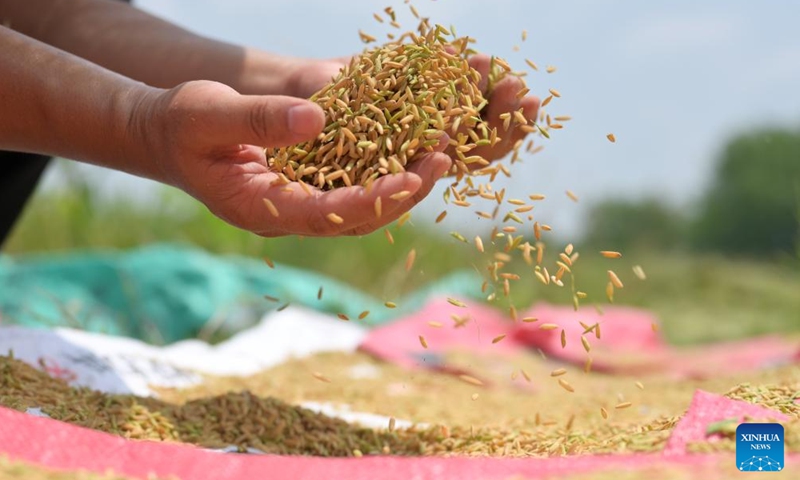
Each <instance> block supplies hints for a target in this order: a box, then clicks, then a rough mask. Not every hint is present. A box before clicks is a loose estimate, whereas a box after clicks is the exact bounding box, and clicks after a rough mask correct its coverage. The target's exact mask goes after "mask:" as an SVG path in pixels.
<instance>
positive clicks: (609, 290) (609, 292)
mask: <svg viewBox="0 0 800 480" xmlns="http://www.w3.org/2000/svg"><path fill="white" fill-rule="evenodd" d="M606 298H608V301H609V302H613V301H614V284H613V283H611V282H608V283H607V284H606Z"/></svg>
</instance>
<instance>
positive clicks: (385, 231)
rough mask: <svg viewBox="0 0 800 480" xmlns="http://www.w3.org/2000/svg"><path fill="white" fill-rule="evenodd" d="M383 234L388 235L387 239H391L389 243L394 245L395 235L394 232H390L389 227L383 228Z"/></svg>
mask: <svg viewBox="0 0 800 480" xmlns="http://www.w3.org/2000/svg"><path fill="white" fill-rule="evenodd" d="M383 234H384V235H386V240H388V241H389V245H394V237H393V236H392V232H390V231H389V229H388V228H384V229H383Z"/></svg>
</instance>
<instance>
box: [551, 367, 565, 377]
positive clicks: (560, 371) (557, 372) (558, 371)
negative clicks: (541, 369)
mask: <svg viewBox="0 0 800 480" xmlns="http://www.w3.org/2000/svg"><path fill="white" fill-rule="evenodd" d="M566 374H567V369H566V368H556V369H555V370H553V371H552V372H550V376H551V377H560V376H561V375H566Z"/></svg>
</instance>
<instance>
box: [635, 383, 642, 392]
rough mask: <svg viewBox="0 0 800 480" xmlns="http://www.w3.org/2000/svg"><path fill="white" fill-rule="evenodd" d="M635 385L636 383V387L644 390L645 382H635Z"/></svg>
mask: <svg viewBox="0 0 800 480" xmlns="http://www.w3.org/2000/svg"><path fill="white" fill-rule="evenodd" d="M634 385H636V388H638V389H639V390H644V384H643V383H642V382H635V383H634Z"/></svg>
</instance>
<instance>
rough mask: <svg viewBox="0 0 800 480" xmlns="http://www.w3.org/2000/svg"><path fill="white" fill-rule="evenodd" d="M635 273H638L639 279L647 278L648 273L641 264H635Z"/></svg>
mask: <svg viewBox="0 0 800 480" xmlns="http://www.w3.org/2000/svg"><path fill="white" fill-rule="evenodd" d="M633 274H634V275H636V278H638V279H639V280H646V279H647V275H645V273H644V269H642V266H641V265H634V266H633Z"/></svg>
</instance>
